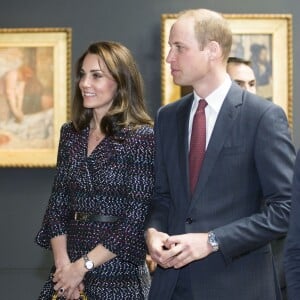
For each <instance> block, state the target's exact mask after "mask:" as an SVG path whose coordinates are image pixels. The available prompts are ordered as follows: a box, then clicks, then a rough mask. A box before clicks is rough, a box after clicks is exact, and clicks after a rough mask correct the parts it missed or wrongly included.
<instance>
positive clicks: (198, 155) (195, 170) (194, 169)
mask: <svg viewBox="0 0 300 300" xmlns="http://www.w3.org/2000/svg"><path fill="white" fill-rule="evenodd" d="M206 105H207V102H206V101H205V100H204V99H200V100H199V104H198V108H197V111H196V113H195V116H194V120H193V127H192V134H191V141H190V155H189V165H190V191H191V194H193V193H194V189H195V187H196V184H197V181H198V176H199V172H200V168H201V165H202V161H203V159H204V155H205V146H206V119H205V107H206Z"/></svg>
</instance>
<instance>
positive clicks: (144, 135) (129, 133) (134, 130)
mask: <svg viewBox="0 0 300 300" xmlns="http://www.w3.org/2000/svg"><path fill="white" fill-rule="evenodd" d="M122 132H123V134H124V136H125V139H127V141H128V143H134V144H140V143H147V144H149V143H150V144H151V143H153V141H154V130H153V127H152V126H150V125H140V126H137V127H132V126H128V127H126V128H124V129H123V130H122Z"/></svg>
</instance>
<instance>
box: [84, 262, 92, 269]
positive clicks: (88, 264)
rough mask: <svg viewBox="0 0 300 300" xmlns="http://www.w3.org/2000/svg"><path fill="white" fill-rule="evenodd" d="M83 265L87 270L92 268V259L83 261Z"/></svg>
mask: <svg viewBox="0 0 300 300" xmlns="http://www.w3.org/2000/svg"><path fill="white" fill-rule="evenodd" d="M85 267H86V268H87V269H88V270H92V269H93V267H94V264H93V262H92V261H90V260H88V261H87V262H86V263H85Z"/></svg>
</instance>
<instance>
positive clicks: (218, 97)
mask: <svg viewBox="0 0 300 300" xmlns="http://www.w3.org/2000/svg"><path fill="white" fill-rule="evenodd" d="M231 84H232V81H231V79H230V77H229V75H228V74H226V75H225V79H224V81H223V83H222V84H221V85H220V86H219V87H218V88H217V89H215V90H214V91H213V92H212V93H211V94H209V95H208V96H207V97H206V98H205V100H206V102H207V104H208V106H210V107H211V108H212V109H213V110H214V111H216V112H219V111H220V109H221V106H222V104H223V102H224V99H225V97H226V95H227V93H228V91H229V89H230V87H231ZM199 99H200V97H199V96H198V95H197V94H196V92H195V91H194V102H193V106H192V109H193V107H197V106H198V101H199Z"/></svg>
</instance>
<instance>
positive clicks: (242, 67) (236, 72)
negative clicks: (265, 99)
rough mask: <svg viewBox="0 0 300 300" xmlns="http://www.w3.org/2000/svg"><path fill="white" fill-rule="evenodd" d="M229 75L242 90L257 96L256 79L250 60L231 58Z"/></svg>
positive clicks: (228, 63) (229, 59)
mask: <svg viewBox="0 0 300 300" xmlns="http://www.w3.org/2000/svg"><path fill="white" fill-rule="evenodd" d="M227 73H228V74H229V76H230V78H231V79H232V80H234V81H235V82H236V83H237V84H238V85H239V86H240V87H241V88H242V89H245V90H247V91H248V92H251V93H253V94H256V79H255V75H254V72H253V69H252V67H251V62H250V60H245V59H243V58H239V57H229V58H228V60H227Z"/></svg>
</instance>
